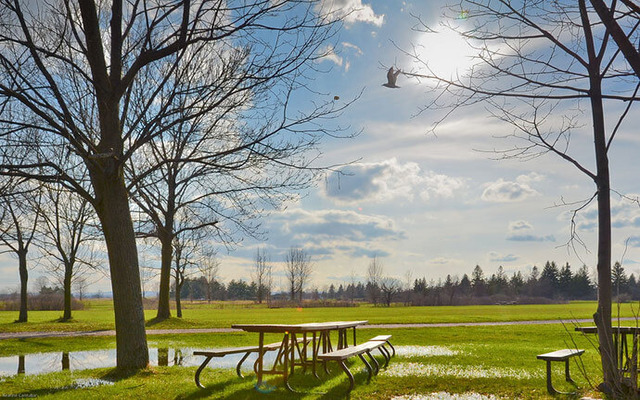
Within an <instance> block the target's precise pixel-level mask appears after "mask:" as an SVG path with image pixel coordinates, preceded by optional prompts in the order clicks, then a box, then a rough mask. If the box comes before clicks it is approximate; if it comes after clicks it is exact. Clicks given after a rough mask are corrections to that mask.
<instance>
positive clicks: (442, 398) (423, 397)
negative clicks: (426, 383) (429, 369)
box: [391, 392, 499, 400]
mask: <svg viewBox="0 0 640 400" xmlns="http://www.w3.org/2000/svg"><path fill="white" fill-rule="evenodd" d="M391 400H499V398H498V397H495V396H493V395H488V396H487V395H483V394H478V393H474V392H467V393H462V394H450V393H447V392H437V393H431V394H413V395H408V396H400V397H393V398H392V399H391Z"/></svg>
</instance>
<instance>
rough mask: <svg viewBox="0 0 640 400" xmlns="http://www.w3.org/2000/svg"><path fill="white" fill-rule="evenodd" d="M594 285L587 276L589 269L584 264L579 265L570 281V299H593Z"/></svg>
mask: <svg viewBox="0 0 640 400" xmlns="http://www.w3.org/2000/svg"><path fill="white" fill-rule="evenodd" d="M594 295H595V287H594V285H593V284H592V283H591V279H590V278H589V270H588V268H587V266H586V265H583V266H582V267H580V269H579V270H578V272H576V273H575V275H574V276H573V279H572V281H571V291H570V297H571V298H572V299H593V298H594V297H595V296H594Z"/></svg>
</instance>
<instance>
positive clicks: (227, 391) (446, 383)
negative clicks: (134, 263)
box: [0, 302, 633, 400]
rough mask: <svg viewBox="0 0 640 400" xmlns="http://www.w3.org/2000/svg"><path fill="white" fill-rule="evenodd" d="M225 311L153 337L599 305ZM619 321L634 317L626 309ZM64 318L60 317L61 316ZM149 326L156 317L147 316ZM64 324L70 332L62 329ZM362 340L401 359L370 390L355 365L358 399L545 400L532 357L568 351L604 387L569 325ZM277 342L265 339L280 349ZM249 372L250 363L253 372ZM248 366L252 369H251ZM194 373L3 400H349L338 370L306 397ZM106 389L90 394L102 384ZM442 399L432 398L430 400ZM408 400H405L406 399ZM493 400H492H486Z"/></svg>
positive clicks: (27, 346)
mask: <svg viewBox="0 0 640 400" xmlns="http://www.w3.org/2000/svg"><path fill="white" fill-rule="evenodd" d="M216 307H219V305H215V306H207V305H201V304H198V305H196V304H194V305H189V307H188V309H186V310H185V318H184V321H176V320H177V319H175V318H174V319H172V320H171V321H169V322H163V323H160V324H155V325H153V326H152V328H156V327H159V328H160V327H162V328H167V327H171V328H186V327H198V328H204V327H229V326H230V325H231V323H233V322H271V323H273V322H294V323H295V322H307V321H314V320H315V321H321V320H325V321H326V320H350V319H368V320H369V321H370V323H376V324H377V323H403V322H404V323H418V322H479V321H513V320H549V319H558V318H562V319H565V320H567V321H569V320H571V319H578V318H589V315H590V314H591V313H592V312H593V310H595V303H590V302H586V303H571V304H565V305H545V306H483V307H393V308H391V309H387V308H379V307H356V308H324V309H304V310H302V311H299V310H291V309H276V310H268V309H264V308H252V307H244V306H237V307H230V306H227V307H225V308H216ZM625 308H626V309H625V310H623V312H622V315H623V316H632V315H633V310H632V309H631V308H630V306H628V305H626V306H625ZM111 312H112V311H111V310H110V306H108V305H107V303H106V302H101V303H95V304H92V306H91V308H89V309H88V310H84V311H82V312H76V313H75V318H76V320H75V322H73V323H65V324H61V323H56V322H54V320H55V319H56V318H57V317H58V316H59V315H57V314H56V313H43V314H40V313H37V312H33V313H30V318H31V319H32V321H33V322H30V323H28V324H26V325H28V326H26V325H25V324H13V323H12V322H11V321H12V318H15V316H12V315H9V314H13V313H9V312H2V313H0V327H1V328H0V329H1V330H3V331H5V329H4V328H5V327H10V328H11V330H12V331H17V330H20V328H23V329H25V328H26V330H43V329H44V330H63V329H64V330H77V329H96V327H101V328H98V329H108V328H110V327H111V325H110V324H111V322H110V321H109V320H108V316H109V315H110V313H111ZM58 314H59V312H58ZM147 316H148V318H150V319H151V318H152V317H153V313H152V312H151V313H150V314H148V315H147ZM61 325H64V328H60V326H61ZM358 332H359V333H358V337H359V338H360V339H361V340H364V339H367V338H369V337H372V336H375V335H377V334H382V333H390V334H392V335H393V343H394V345H396V348H397V349H398V351H399V354H398V356H396V357H395V358H393V359H392V361H391V363H390V365H389V367H388V368H387V370H383V371H381V372H380V374H379V375H378V376H376V377H374V378H373V379H372V381H371V382H370V383H369V384H367V382H366V375H367V374H366V373H365V372H364V369H363V366H362V364H361V363H360V361H359V360H356V361H353V363H352V371H354V372H357V373H356V374H355V375H356V388H355V390H354V391H353V392H352V393H351V398H352V399H393V398H398V399H403V400H404V399H409V397H408V396H410V395H421V396H423V397H415V398H416V399H420V398H422V399H429V400H431V399H437V398H443V397H444V396H445V395H444V394H443V392H447V393H466V394H467V397H468V398H469V396H470V395H471V394H477V395H476V397H471V398H474V400H475V399H481V398H482V397H480V395H485V396H490V395H492V396H495V397H496V398H500V399H516V398H517V399H547V398H551V396H548V395H547V394H546V386H545V375H544V362H542V361H539V360H537V359H536V355H537V354H540V353H543V352H547V351H552V350H557V349H561V348H568V347H572V348H573V347H579V348H584V349H586V350H587V351H586V353H585V354H584V355H583V357H582V361H583V364H584V371H583V372H584V373H583V372H581V368H578V365H577V364H575V363H572V365H571V368H572V374H573V376H574V379H575V380H576V382H577V383H578V386H579V388H580V394H582V395H584V394H594V393H595V392H594V391H593V390H592V389H591V385H592V384H593V385H595V384H597V383H599V376H600V372H599V366H598V356H597V351H596V349H595V348H594V344H593V343H591V342H590V340H591V341H592V340H593V339H594V338H590V337H585V336H583V335H581V334H578V333H576V332H574V331H573V325H572V324H571V323H567V325H566V326H565V325H563V324H542V325H508V326H467V327H447V328H434V327H430V328H399V329H361V330H359V331H358ZM277 339H279V338H277V337H276V336H274V337H270V338H267V340H272V341H275V340H277ZM256 341H257V337H256V335H255V334H250V333H244V332H237V333H236V332H234V333H215V334H177V335H152V336H149V344H150V346H155V347H165V348H181V349H205V348H214V347H226V346H237V345H244V344H246V345H253V344H255V343H256ZM114 347H115V339H114V338H113V337H78V338H43V339H23V340H17V339H8V340H3V341H0V357H4V356H8V355H17V354H29V353H38V352H49V351H58V352H61V351H76V350H89V349H105V348H114ZM249 364H250V363H249ZM249 364H247V365H249ZM562 367H563V366H562V365H561V364H559V365H557V366H556V369H555V371H554V383H557V386H558V387H559V388H560V389H565V390H568V389H572V387H571V386H570V385H568V384H566V383H564V382H563V380H564V379H563V368H562ZM195 369H196V367H183V366H169V367H158V366H153V367H150V368H149V369H147V370H145V371H142V372H138V373H135V374H132V375H116V374H115V372H114V370H112V369H91V370H81V371H80V370H78V371H61V372H54V373H48V374H42V375H17V376H15V375H14V376H6V377H1V378H0V397H3V396H10V397H18V396H19V397H33V396H37V397H38V398H56V399H67V398H68V399H77V398H91V399H93V398H98V399H99V398H105V399H106V398H133V397H138V398H146V399H201V398H211V399H334V398H336V399H337V398H343V397H344V396H343V393H344V391H345V390H346V388H347V379H346V377H345V375H344V374H343V373H342V372H341V371H340V368H339V367H338V366H337V365H334V366H333V367H332V368H331V369H332V373H331V374H330V375H329V376H323V375H321V378H322V379H320V380H316V379H315V378H313V377H312V376H311V375H310V374H296V375H294V377H293V378H292V384H293V386H294V387H296V388H298V389H299V390H301V391H304V392H305V393H306V394H303V393H289V392H287V391H286V390H284V389H283V387H282V385H281V384H279V383H280V382H278V378H272V379H271V380H270V381H269V383H270V384H272V385H273V391H271V392H269V393H260V392H258V391H256V390H255V389H254V388H253V384H254V383H255V375H254V374H252V373H251V372H248V373H247V374H245V375H247V378H246V379H244V380H243V379H240V378H238V377H237V376H236V375H235V371H234V370H233V369H222V370H213V369H210V368H208V369H207V370H205V372H203V375H202V381H203V383H204V384H205V385H206V386H207V389H205V390H201V389H198V388H197V387H196V386H195V384H194V383H193V377H194V374H195ZM100 380H103V381H108V382H109V384H106V385H99V386H94V385H95V384H97V383H100V382H101V381H100ZM433 393H436V394H435V395H434V397H428V395H430V394H433ZM401 396H405V397H401ZM485 398H490V397H485Z"/></svg>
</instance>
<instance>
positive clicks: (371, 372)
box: [358, 354, 373, 382]
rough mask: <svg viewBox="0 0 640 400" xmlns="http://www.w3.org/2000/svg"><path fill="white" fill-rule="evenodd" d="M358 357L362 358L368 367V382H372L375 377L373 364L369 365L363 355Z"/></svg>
mask: <svg viewBox="0 0 640 400" xmlns="http://www.w3.org/2000/svg"><path fill="white" fill-rule="evenodd" d="M358 357H360V359H361V360H362V362H363V363H364V365H365V366H366V367H367V372H368V373H369V376H368V377H367V382H371V377H372V376H373V367H372V366H371V364H369V362H368V361H367V359H366V358H364V356H363V355H362V354H358Z"/></svg>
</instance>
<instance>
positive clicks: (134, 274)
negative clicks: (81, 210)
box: [91, 162, 149, 369]
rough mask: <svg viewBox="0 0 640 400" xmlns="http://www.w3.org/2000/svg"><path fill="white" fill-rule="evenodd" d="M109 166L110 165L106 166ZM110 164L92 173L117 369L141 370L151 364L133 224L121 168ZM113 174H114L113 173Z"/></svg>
mask: <svg viewBox="0 0 640 400" xmlns="http://www.w3.org/2000/svg"><path fill="white" fill-rule="evenodd" d="M105 164H106V165H105ZM109 164H110V163H108V162H106V163H104V164H103V168H101V169H100V170H99V171H98V170H96V169H94V170H93V173H92V176H91V178H92V182H93V187H94V189H95V191H96V198H97V199H98V200H99V201H98V202H97V204H96V211H97V213H98V217H99V218H100V222H101V223H102V228H103V232H104V238H105V242H106V245H107V250H108V254H109V268H110V272H111V288H112V290H113V308H114V312H115V324H116V348H117V361H116V362H117V366H118V368H121V369H141V368H146V367H147V365H148V364H149V350H148V347H147V337H146V331H145V320H144V310H143V306H142V287H141V284H140V271H139V268H138V253H137V248H136V241H135V235H134V230H133V222H132V220H131V212H130V209H129V200H128V194H127V191H126V187H125V184H124V179H123V177H122V170H121V168H110V166H112V165H113V164H111V165H109ZM109 171H111V173H109Z"/></svg>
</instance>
